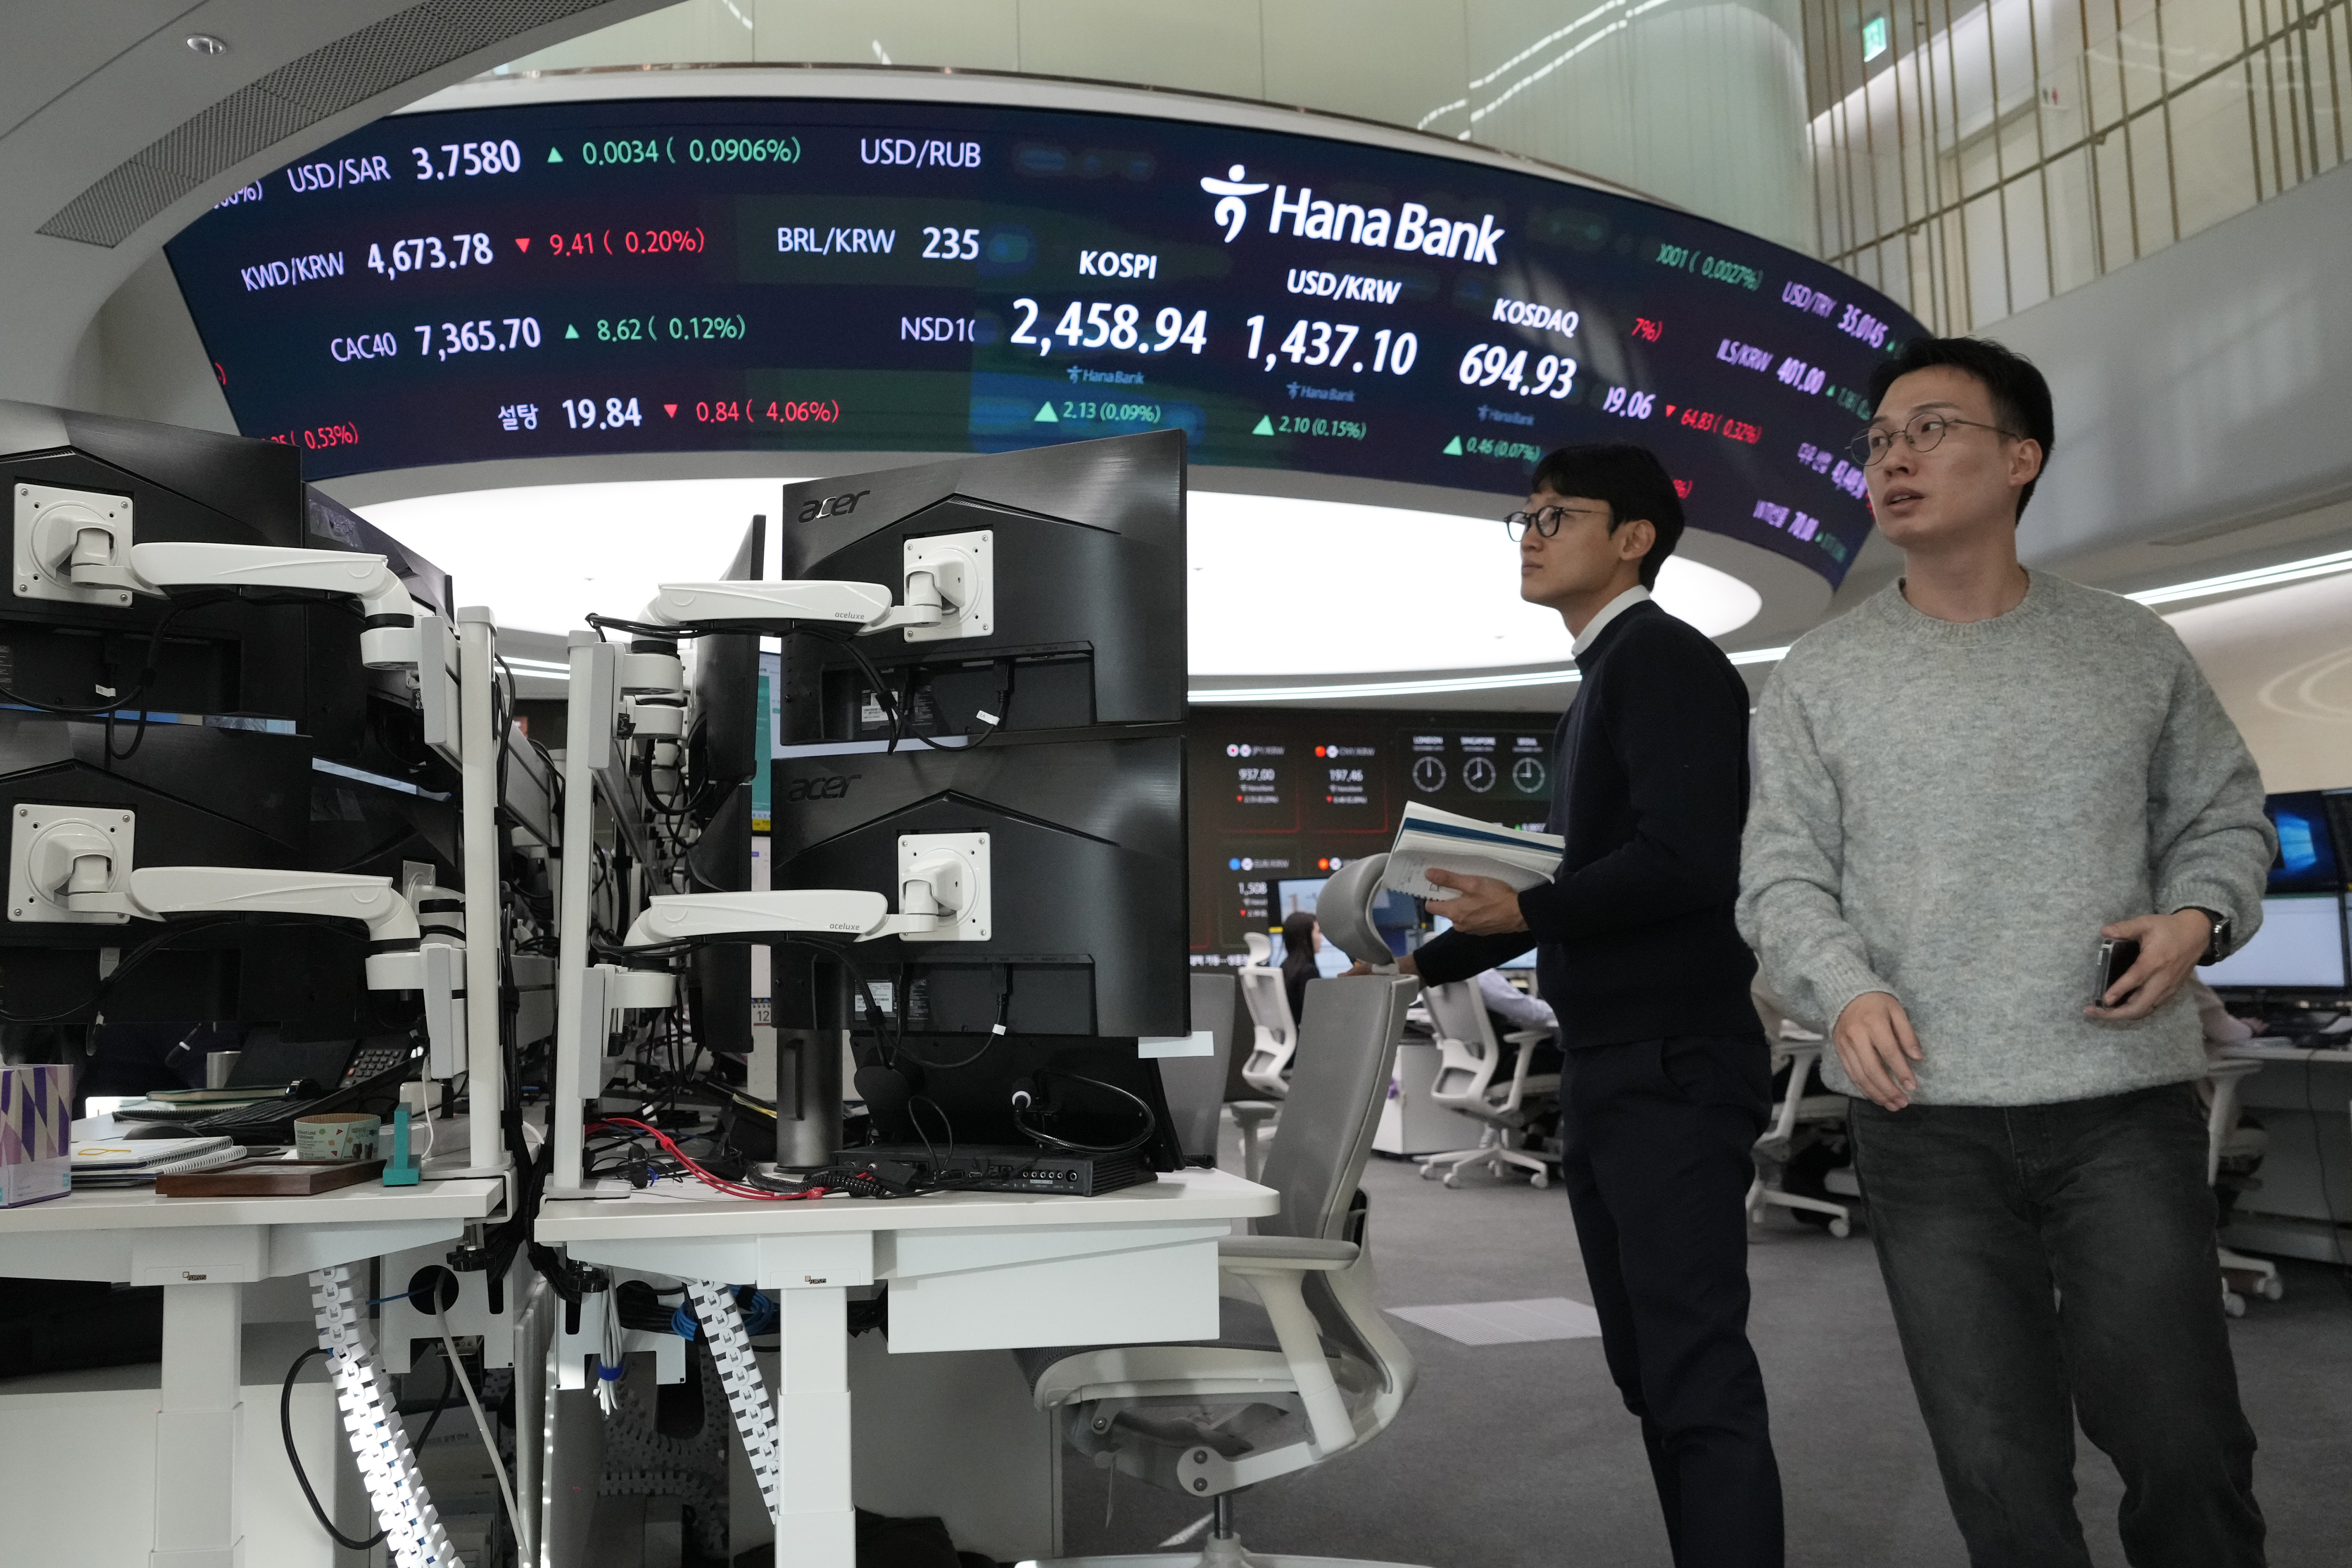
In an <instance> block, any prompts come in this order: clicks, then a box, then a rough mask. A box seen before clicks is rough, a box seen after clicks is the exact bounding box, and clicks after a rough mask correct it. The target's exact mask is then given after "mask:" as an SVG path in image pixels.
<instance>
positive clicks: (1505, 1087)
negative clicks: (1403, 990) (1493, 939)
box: [1421, 980, 1559, 1187]
mask: <svg viewBox="0 0 2352 1568" xmlns="http://www.w3.org/2000/svg"><path fill="white" fill-rule="evenodd" d="M1422 1000H1423V1002H1425V1003H1426V1004H1427V1005H1428V1007H1429V1022H1430V1026H1431V1028H1432V1029H1433V1031H1434V1032H1435V1033H1436V1036H1437V1079H1436V1081H1435V1082H1434V1083H1433V1085H1432V1086H1431V1088H1430V1091H1429V1100H1430V1103H1431V1104H1433V1105H1442V1106H1444V1107H1445V1108H1446V1109H1447V1110H1458V1111H1460V1112H1461V1113H1462V1114H1463V1115H1465V1116H1471V1117H1475V1118H1476V1119H1477V1120H1479V1121H1483V1122H1485V1123H1486V1131H1483V1132H1481V1133H1480V1134H1479V1136H1478V1146H1477V1147H1476V1148H1475V1149H1455V1150H1453V1151H1450V1152H1446V1153H1443V1154H1426V1155H1423V1157H1422V1160H1421V1173H1422V1175H1423V1178H1424V1179H1426V1178H1428V1177H1431V1176H1434V1175H1437V1174H1438V1173H1441V1172H1443V1173H1444V1176H1445V1184H1446V1185H1447V1186H1449V1187H1457V1186H1460V1185H1461V1181H1460V1177H1461V1174H1462V1173H1463V1172H1464V1171H1465V1170H1467V1169H1469V1168H1470V1167H1472V1166H1474V1165H1484V1166H1486V1168H1487V1169H1488V1170H1490V1171H1492V1172H1494V1173H1495V1174H1496V1175H1497V1176H1499V1175H1501V1174H1502V1173H1504V1172H1506V1171H1507V1170H1511V1169H1514V1168H1516V1169H1518V1170H1523V1171H1525V1172H1527V1173H1528V1185H1530V1186H1536V1187H1547V1186H1549V1185H1550V1184H1551V1163H1550V1162H1549V1161H1548V1160H1546V1159H1545V1158H1544V1157H1543V1156H1542V1155H1541V1154H1538V1153H1532V1152H1529V1151H1528V1147H1527V1136H1528V1122H1530V1121H1533V1120H1534V1119H1535V1115H1536V1112H1537V1110H1538V1109H1539V1106H1538V1103H1537V1102H1538V1101H1539V1100H1541V1099H1543V1097H1545V1096H1548V1095H1557V1094H1559V1074H1558V1073H1556V1072H1552V1073H1530V1072H1529V1071H1528V1064H1529V1063H1531V1062H1532V1061H1534V1059H1535V1054H1536V1045H1537V1043H1538V1041H1542V1040H1548V1039H1550V1038H1552V1037H1555V1036H1557V1035H1558V1034H1559V1029H1557V1028H1550V1029H1514V1030H1513V1031H1512V1032H1511V1033H1509V1034H1507V1035H1506V1036H1504V1037H1503V1039H1502V1040H1499V1041H1498V1040H1497V1039H1496V1038H1495V1020H1494V1018H1493V1017H1492V1016H1490V1015H1489V1014H1488V1013H1487V1011H1486V1003H1485V1002H1484V1001H1482V1000H1480V999H1479V995H1478V986H1477V983H1476V982H1475V981H1470V980H1457V981H1454V983H1452V984H1447V985H1433V986H1431V987H1430V988H1429V989H1428V990H1427V991H1425V992H1423V994H1422ZM1504 1041H1507V1042H1509V1043H1510V1044H1513V1045H1516V1046H1517V1047H1519V1056H1518V1060H1517V1062H1515V1063H1513V1064H1512V1067H1511V1076H1510V1078H1509V1079H1507V1080H1506V1081H1505V1082H1503V1083H1501V1084H1497V1083H1496V1081H1495V1078H1496V1073H1497V1071H1498V1070H1499V1068H1500V1066H1501V1063H1502V1059H1503V1043H1504Z"/></svg>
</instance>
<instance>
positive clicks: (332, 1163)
mask: <svg viewBox="0 0 2352 1568" xmlns="http://www.w3.org/2000/svg"><path fill="white" fill-rule="evenodd" d="M382 1175H383V1161H382V1160H245V1161H240V1162H239V1163H236V1164H234V1165H215V1167H213V1168H212V1169H211V1170H209V1171H183V1172H180V1173H177V1174H175V1175H169V1176H158V1177H156V1178H155V1194H156V1195H157V1196H158V1197H165V1198H307V1197H311V1196H314V1195H315V1194H320V1193H331V1192H333V1191H334V1190H335V1189H336V1188H337V1187H351V1186H357V1185H358V1184H360V1183H362V1182H373V1181H374V1180H376V1179H377V1178H379V1177H381V1176H382Z"/></svg>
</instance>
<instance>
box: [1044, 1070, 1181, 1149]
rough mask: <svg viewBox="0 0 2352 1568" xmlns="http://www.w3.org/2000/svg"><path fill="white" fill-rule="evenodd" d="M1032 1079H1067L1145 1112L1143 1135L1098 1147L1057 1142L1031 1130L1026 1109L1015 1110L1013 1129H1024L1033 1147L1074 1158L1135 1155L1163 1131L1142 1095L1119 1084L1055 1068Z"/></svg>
mask: <svg viewBox="0 0 2352 1568" xmlns="http://www.w3.org/2000/svg"><path fill="white" fill-rule="evenodd" d="M1030 1076H1031V1077H1033V1078H1037V1079H1045V1078H1066V1079H1069V1080H1070V1081H1071V1082H1073V1083H1087V1084H1092V1085H1093V1086H1094V1087H1095V1088H1097V1089H1108V1090H1109V1091H1110V1092H1111V1093H1113V1094H1115V1095H1118V1097H1119V1098H1120V1099H1121V1100H1129V1101H1131V1102H1132V1103H1133V1104H1134V1106H1135V1108H1136V1109H1137V1110H1140V1111H1141V1112H1143V1131H1141V1132H1139V1133H1137V1134H1136V1135H1135V1136H1134V1137H1133V1138H1130V1139H1129V1140H1128V1141H1127V1142H1124V1143H1118V1144H1109V1145H1105V1144H1098V1143H1079V1142H1073V1141H1071V1140H1070V1139H1067V1138H1056V1137H1055V1136H1054V1135H1053V1134H1052V1133H1050V1132H1042V1131H1038V1130H1037V1129H1036V1128H1034V1127H1032V1126H1030V1125H1029V1123H1028V1122H1027V1121H1025V1120H1024V1108H1023V1107H1020V1106H1015V1107H1014V1108H1013V1126H1014V1127H1016V1128H1018V1129H1020V1131H1021V1135H1022V1136H1023V1137H1024V1138H1026V1139H1028V1140H1029V1141H1030V1142H1033V1143H1038V1144H1042V1145H1044V1146H1045V1147H1046V1148H1049V1149H1063V1150H1066V1151H1068V1152H1071V1153H1073V1154H1131V1153H1133V1152H1135V1151H1136V1150H1138V1149H1140V1148H1142V1147H1143V1146H1144V1145H1145V1144H1146V1143H1149V1142H1151V1140H1152V1138H1153V1137H1154V1136H1155V1135H1156V1134H1157V1133H1158V1132H1159V1131H1160V1117H1159V1115H1158V1114H1157V1113H1156V1112H1154V1111H1153V1110H1152V1109H1151V1107H1150V1103H1148V1102H1147V1101H1146V1100H1144V1098H1143V1097H1142V1096H1141V1095H1139V1094H1130V1093H1129V1092H1128V1091H1127V1090H1126V1089H1121V1088H1119V1087H1118V1085H1117V1084H1115V1083H1105V1082H1104V1081H1103V1080H1102V1079H1098V1078H1088V1077H1087V1076H1086V1075H1085V1074H1084V1073H1075V1072H1063V1071H1060V1070H1058V1069H1056V1068H1039V1069H1038V1070H1037V1071H1036V1072H1034V1073H1033V1074H1031V1075H1030ZM1027 1114H1029V1115H1035V1114H1037V1111H1036V1110H1034V1107H1032V1108H1027Z"/></svg>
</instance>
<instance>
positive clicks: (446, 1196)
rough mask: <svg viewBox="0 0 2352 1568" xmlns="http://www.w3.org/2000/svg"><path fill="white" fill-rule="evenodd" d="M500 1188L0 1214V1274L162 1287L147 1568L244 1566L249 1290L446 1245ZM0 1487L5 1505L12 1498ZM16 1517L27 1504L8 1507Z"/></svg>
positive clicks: (118, 1198) (73, 1198)
mask: <svg viewBox="0 0 2352 1568" xmlns="http://www.w3.org/2000/svg"><path fill="white" fill-rule="evenodd" d="M505 1191H506V1184H505V1183H504V1182H502V1181H470V1182H428V1183H423V1184H418V1185H416V1186H414V1187H383V1186H373V1185H369V1186H355V1187H344V1188H341V1189H340V1190H339V1191H336V1192H331V1193H323V1194H320V1195H318V1196H316V1197H286V1198H159V1197H157V1196H156V1195H155V1194H153V1193H152V1192H144V1191H104V1192H82V1193H75V1194H71V1195H70V1196H68V1197H62V1198H54V1199H51V1200H50V1201H48V1202H47V1203H39V1204H32V1205H27V1206H26V1207H24V1208H15V1209H6V1210H0V1275H11V1276H16V1277H19V1278H24V1279H101V1280H110V1281H113V1282H116V1283H122V1284H131V1285H160V1286H162V1287H163V1388H162V1391H161V1394H160V1396H159V1398H158V1401H157V1404H158V1406H159V1408H158V1409H157V1411H156V1415H155V1421H156V1431H155V1505H154V1512H155V1520H154V1533H153V1536H152V1539H153V1542H154V1550H153V1552H152V1553H151V1554H150V1556H149V1559H148V1561H149V1563H150V1564H151V1568H241V1564H242V1563H244V1560H245V1556H244V1550H243V1546H242V1532H241V1531H240V1530H239V1528H238V1505H237V1497H238V1493H237V1449H238V1443H237V1433H238V1427H239V1424H240V1423H241V1421H242V1420H243V1406H242V1404H241V1402H240V1398H239V1394H238V1385H239V1382H240V1372H241V1368H240V1367H239V1364H238V1363H239V1361H240V1360H241V1357H240V1354H239V1349H238V1341H239V1335H240V1331H241V1325H242V1321H243V1316H244V1313H243V1308H244V1291H245V1287H246V1286H247V1285H249V1284H253V1283H255V1282H257V1281H259V1280H263V1279H277V1278H278V1277H279V1276H281V1275H289V1274H307V1273H309V1272H310V1270H311V1269H313V1268H327V1267H329V1266H330V1265H332V1264H337V1263H350V1262H352V1261H354V1260H356V1259H359V1258H373V1257H376V1256H378V1255H379V1254H382V1253H384V1252H390V1251H395V1250H397V1249H398V1248H401V1247H420V1246H423V1245H425V1244H426V1243H428V1242H432V1241H442V1240H451V1239H454V1238H456V1237H457V1236H459V1235H461V1234H462V1233H463V1232H464V1230H465V1226H466V1222H467V1221H468V1220H475V1219H482V1218H485V1217H487V1216H488V1215H489V1213H490V1212H491V1210H492V1208H493V1207H494V1206H495V1205H498V1204H499V1202H500V1201H502V1199H503V1195H504V1194H505ZM0 1493H5V1479H0ZM7 1503H8V1506H9V1507H10V1508H12V1509H13V1508H21V1507H27V1506H30V1505H31V1500H26V1499H21V1498H9V1499H7Z"/></svg>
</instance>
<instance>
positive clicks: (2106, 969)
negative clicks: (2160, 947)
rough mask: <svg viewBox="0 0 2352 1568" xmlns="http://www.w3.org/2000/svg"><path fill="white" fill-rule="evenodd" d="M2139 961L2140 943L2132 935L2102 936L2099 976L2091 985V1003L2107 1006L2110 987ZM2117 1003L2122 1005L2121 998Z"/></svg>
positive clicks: (2095, 1005) (2096, 1005) (2097, 1005)
mask: <svg viewBox="0 0 2352 1568" xmlns="http://www.w3.org/2000/svg"><path fill="white" fill-rule="evenodd" d="M2138 962H2139V943H2138V942H2135V941H2134V940H2132V939H2131V938H2130V937H2127V936H2108V937H2101V938H2100V939H2099V963H2098V973H2097V977H2096V979H2095V981H2094V982H2093V984H2092V985H2091V1005H2092V1006H2094V1007H2104V1006H2105V1005H2107V992H2108V990H2109V988H2111V987H2112V986H2113V985H2114V984H2115V983H2116V981H2118V980H2121V979H2122V978H2123V977H2124V976H2125V975H2126V974H2127V973H2130V972H2131V966H2132V965H2133V964H2135V963H2138ZM2116 1005H2119V1006H2120V1005H2122V1004H2121V1001H2120V999H2119V1000H2118V1002H2117V1004H2116Z"/></svg>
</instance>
